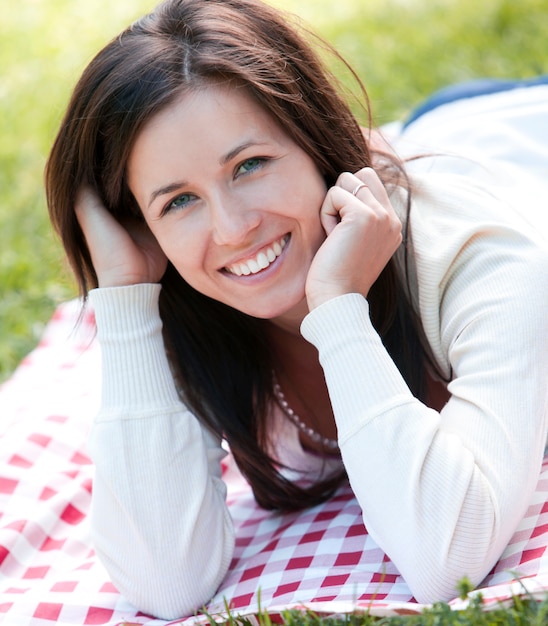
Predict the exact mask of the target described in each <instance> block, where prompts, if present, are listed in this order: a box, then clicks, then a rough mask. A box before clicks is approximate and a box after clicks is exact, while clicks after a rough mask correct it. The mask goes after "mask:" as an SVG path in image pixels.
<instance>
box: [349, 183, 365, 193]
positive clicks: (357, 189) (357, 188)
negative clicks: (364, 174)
mask: <svg viewBox="0 0 548 626" xmlns="http://www.w3.org/2000/svg"><path fill="white" fill-rule="evenodd" d="M364 187H367V185H366V184H365V183H360V184H359V185H356V188H355V189H354V191H353V192H352V195H353V196H357V195H358V192H359V191H360V189H363V188H364Z"/></svg>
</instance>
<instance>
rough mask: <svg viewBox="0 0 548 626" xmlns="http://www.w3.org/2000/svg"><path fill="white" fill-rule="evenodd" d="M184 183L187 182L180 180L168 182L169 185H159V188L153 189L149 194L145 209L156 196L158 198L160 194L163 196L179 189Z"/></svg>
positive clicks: (148, 207)
mask: <svg viewBox="0 0 548 626" xmlns="http://www.w3.org/2000/svg"><path fill="white" fill-rule="evenodd" d="M186 184H187V183H186V182H185V181H184V180H182V181H180V182H176V183H170V184H169V185H165V187H160V188H159V189H156V190H154V191H153V192H152V193H151V194H150V199H149V201H148V206H147V209H150V205H151V204H152V203H153V202H154V200H156V198H159V197H160V196H165V195H167V194H169V193H173V192H174V191H177V189H181V187H185V186H186Z"/></svg>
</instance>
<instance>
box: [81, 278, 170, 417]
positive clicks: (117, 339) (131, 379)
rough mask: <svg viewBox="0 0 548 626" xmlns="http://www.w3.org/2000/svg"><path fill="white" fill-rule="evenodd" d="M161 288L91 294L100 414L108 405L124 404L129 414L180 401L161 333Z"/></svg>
mask: <svg viewBox="0 0 548 626" xmlns="http://www.w3.org/2000/svg"><path fill="white" fill-rule="evenodd" d="M160 290H161V286H160V285H158V284H141V285H132V286H129V287H112V288H105V289H94V290H93V291H91V292H90V294H89V297H90V302H91V304H92V306H93V308H94V311H95V317H96V320H97V337H98V339H99V344H100V346H101V355H102V363H103V388H102V415H103V419H105V418H107V417H106V416H107V415H108V411H109V409H112V410H116V409H117V408H118V407H123V408H124V413H125V414H126V415H127V417H132V416H138V415H139V414H143V413H146V412H147V410H149V409H152V408H157V407H158V406H167V405H169V406H172V405H173V404H174V403H176V402H178V394H177V390H176V388H175V384H174V381H173V376H172V374H171V370H170V367H169V363H168V360H167V357H166V353H165V348H164V342H163V338H162V322H161V319H160V315H159V312H158V298H159V294H160ZM128 409H130V410H128ZM131 409H134V410H133V411H132V410H131Z"/></svg>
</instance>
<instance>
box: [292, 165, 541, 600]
mask: <svg viewBox="0 0 548 626" xmlns="http://www.w3.org/2000/svg"><path fill="white" fill-rule="evenodd" d="M450 181H451V177H446V178H445V179H444V180H442V181H441V182H440V186H439V187H438V189H437V191H435V190H434V191H433V192H432V194H431V196H430V198H428V197H426V200H424V199H423V203H425V206H427V207H431V211H430V210H428V209H424V210H423V209H422V208H421V207H420V203H419V206H418V207H417V206H416V207H414V209H413V211H415V210H416V211H417V213H416V214H415V216H414V217H415V219H414V221H413V217H412V230H413V242H414V245H415V258H414V262H415V270H416V275H417V281H418V287H419V292H418V306H419V308H420V314H421V318H422V322H423V324H424V328H425V332H426V334H427V336H428V339H429V341H430V344H431V346H430V347H431V348H432V350H433V351H434V353H435V355H436V358H437V359H438V361H439V362H440V363H441V365H442V367H444V368H445V367H446V366H447V367H448V368H450V369H451V370H452V382H451V383H450V385H449V391H450V393H451V399H450V401H449V402H448V404H447V405H446V406H445V408H444V409H443V410H442V411H441V413H438V412H436V411H434V410H431V409H429V408H428V407H426V406H425V405H423V404H422V403H420V402H419V401H418V400H416V399H415V398H414V397H413V396H412V394H411V393H410V391H409V389H408V387H407V385H406V384H405V382H404V380H403V379H402V377H401V375H400V374H399V371H398V370H397V369H396V367H395V365H394V363H393V361H392V360H391V358H390V356H389V355H388V353H387V352H386V350H385V349H384V346H383V345H382V342H381V340H380V338H379V336H378V335H377V333H376V332H375V330H374V329H373V327H372V325H371V322H370V320H369V315H368V304H367V301H366V299H365V298H364V297H363V296H361V295H358V294H348V295H344V296H341V297H338V298H334V299H331V300H329V301H327V302H325V303H324V304H322V305H321V306H320V307H318V308H317V309H315V310H314V311H312V313H311V314H310V315H309V316H308V317H307V318H305V320H304V323H303V327H302V332H303V334H304V336H305V337H306V338H307V339H308V340H309V341H311V342H312V343H314V345H316V347H317V348H318V350H319V353H320V359H321V362H322V365H323V368H324V372H325V376H326V381H327V385H328V388H329V392H330V397H331V401H332V405H333V410H334V413H335V418H336V421H337V427H338V433H339V442H340V446H341V451H342V455H343V460H344V463H345V466H346V469H347V471H348V474H349V477H350V481H351V484H352V487H353V489H354V491H355V493H356V496H357V498H358V500H359V502H360V505H361V507H362V510H363V517H364V522H365V524H366V526H367V528H368V531H369V532H370V534H371V535H372V537H373V538H374V539H375V540H376V541H377V542H378V543H379V545H380V546H381V547H382V548H383V549H384V550H385V551H386V553H387V554H388V555H389V556H390V558H391V559H392V560H393V561H394V562H395V564H396V566H397V567H398V568H399V570H400V571H401V573H402V574H403V576H404V577H405V579H406V581H407V582H408V584H409V585H410V588H411V590H412V592H413V594H414V595H415V596H416V598H417V599H418V600H419V601H421V602H430V601H437V600H447V599H449V598H451V597H454V596H455V594H456V584H457V582H458V581H459V579H460V578H462V577H463V576H465V575H466V576H468V577H470V579H471V580H472V581H473V582H474V583H479V582H480V581H481V580H482V579H483V578H484V577H485V575H486V574H487V573H488V572H489V570H490V568H491V567H492V566H493V564H494V563H495V562H496V560H497V559H498V558H499V557H500V554H501V553H502V551H503V549H504V547H505V546H506V544H507V543H508V541H509V539H510V538H511V535H512V534H513V532H514V530H515V528H516V526H517V524H518V523H519V521H520V519H521V517H522V516H523V514H524V512H525V510H526V507H527V504H528V502H529V499H530V497H531V494H532V492H533V490H534V488H535V485H536V481H537V479H538V472H539V468H540V463H541V459H542V454H543V450H544V445H545V441H546V432H547V423H546V422H547V412H548V398H547V388H548V384H547V381H548V332H547V321H546V320H547V318H546V311H547V310H548V273H547V272H548V270H547V268H548V254H547V252H546V248H545V247H544V249H543V248H542V246H541V245H539V243H538V241H537V242H535V241H533V239H534V237H529V236H527V235H526V234H523V233H521V232H519V229H518V230H515V229H513V228H511V227H510V226H508V225H505V224H504V219H503V220H498V219H497V212H500V211H501V210H502V207H501V205H500V203H497V202H496V201H495V200H494V199H493V198H490V197H489V196H479V197H480V198H481V203H480V204H479V205H478V196H477V193H476V192H474V190H471V191H470V192H462V191H461V187H462V184H461V183H462V181H461V182H457V184H456V185H455V188H454V189H451V185H450V184H449V183H450ZM476 191H477V190H476ZM427 196H428V194H427ZM450 198H452V199H451V200H450ZM436 201H437V202H436ZM472 203H474V204H472ZM485 204H487V206H485ZM478 212H479V216H478ZM463 214H464V215H463ZM412 216H413V213H412Z"/></svg>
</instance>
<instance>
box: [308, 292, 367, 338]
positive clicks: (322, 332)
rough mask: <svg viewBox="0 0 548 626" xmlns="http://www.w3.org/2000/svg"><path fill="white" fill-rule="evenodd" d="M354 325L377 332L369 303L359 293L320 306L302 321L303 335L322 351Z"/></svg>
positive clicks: (340, 297)
mask: <svg viewBox="0 0 548 626" xmlns="http://www.w3.org/2000/svg"><path fill="white" fill-rule="evenodd" d="M353 323H357V324H359V325H360V326H361V327H364V326H369V327H370V328H371V330H372V331H373V332H375V330H374V329H373V326H372V325H371V321H370V319H369V302H367V300H366V299H365V298H364V297H363V296H362V295H361V294H359V293H347V294H345V295H343V296H338V297H336V298H331V300H327V302H324V303H323V304H320V306H318V307H316V308H315V309H313V310H312V311H311V312H310V313H309V314H308V315H307V316H306V317H305V318H304V320H303V321H302V323H301V334H302V336H303V337H304V338H305V339H306V340H307V341H309V342H310V343H311V344H313V345H315V346H316V348H318V350H320V349H321V348H322V347H323V346H324V345H325V344H327V345H329V343H330V338H333V337H334V336H339V334H340V332H341V331H342V332H344V331H345V329H348V328H349V326H350V325H351V324H353Z"/></svg>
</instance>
